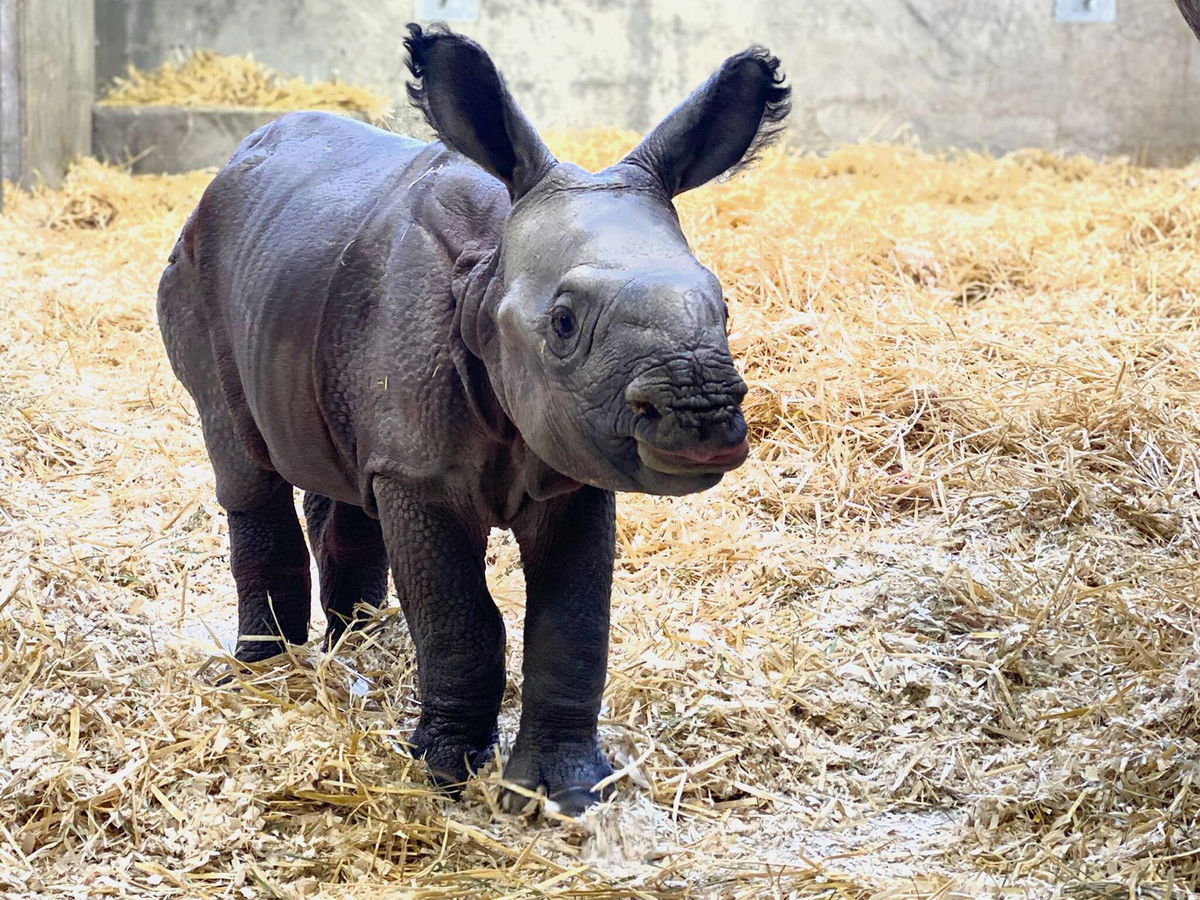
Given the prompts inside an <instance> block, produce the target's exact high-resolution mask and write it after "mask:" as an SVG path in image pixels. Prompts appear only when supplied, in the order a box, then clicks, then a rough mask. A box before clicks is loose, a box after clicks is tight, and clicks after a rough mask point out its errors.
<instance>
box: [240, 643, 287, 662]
mask: <svg viewBox="0 0 1200 900" xmlns="http://www.w3.org/2000/svg"><path fill="white" fill-rule="evenodd" d="M286 654H287V643H286V642H284V641H282V640H278V641H262V640H256V641H242V640H239V641H238V643H237V649H236V650H234V653H233V658H234V659H236V660H237V661H238V662H243V663H259V662H264V661H266V660H268V659H274V658H275V657H276V656H284V655H286Z"/></svg>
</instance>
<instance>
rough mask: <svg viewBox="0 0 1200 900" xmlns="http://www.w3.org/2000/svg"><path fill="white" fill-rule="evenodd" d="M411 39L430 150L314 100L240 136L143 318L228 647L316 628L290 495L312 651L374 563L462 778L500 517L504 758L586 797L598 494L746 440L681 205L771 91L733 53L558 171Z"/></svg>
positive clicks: (690, 482)
mask: <svg viewBox="0 0 1200 900" xmlns="http://www.w3.org/2000/svg"><path fill="white" fill-rule="evenodd" d="M410 32H411V34H410V37H409V38H408V40H407V41H406V44H407V47H408V50H409V54H410V58H411V62H410V67H411V68H412V71H413V73H414V75H415V76H416V77H417V80H416V82H415V83H414V85H413V86H412V88H411V94H412V96H413V99H414V102H416V103H417V104H418V105H420V106H421V107H422V108H423V109H424V111H425V113H426V115H427V117H428V118H429V120H430V123H431V124H432V125H433V126H434V128H435V129H436V131H437V133H438V134H439V136H440V137H441V141H440V142H437V143H432V144H424V143H418V142H416V141H412V140H409V139H406V138H401V137H397V136H395V135H391V134H387V133H385V132H382V131H379V130H376V129H374V128H370V127H368V126H365V125H362V124H360V123H357V122H353V121H350V120H348V119H344V118H340V117H337V116H332V115H325V114H320V113H297V114H292V115H288V116H284V117H283V118H281V119H279V120H278V121H276V122H273V123H272V124H270V125H268V126H266V127H264V128H262V129H260V130H259V131H257V132H255V133H254V134H252V135H251V136H250V137H248V138H247V139H246V140H245V141H244V142H243V143H242V145H241V146H240V147H239V149H238V151H237V153H236V154H235V155H234V157H233V159H232V160H231V161H230V162H229V164H228V165H227V166H226V167H225V169H223V170H222V171H221V172H220V173H219V174H218V175H217V176H216V178H215V179H214V180H213V182H212V184H211V185H210V186H209V188H208V189H207V191H206V192H205V194H204V196H203V198H202V199H201V201H200V203H199V205H198V206H197V208H196V210H195V211H194V212H193V214H192V216H191V217H190V219H189V220H188V222H187V224H186V225H185V226H184V229H183V231H182V233H181V235H180V237H179V241H178V243H177V244H176V246H175V249H174V251H173V253H172V254H171V257H170V262H169V265H168V267H167V269H166V271H165V272H164V273H163V276H162V281H161V284H160V287H159V305H158V308H159V319H160V323H161V326H162V331H163V336H164V339H165V342H166V346H167V351H168V354H169V356H170V359H171V363H172V365H173V367H174V369H175V372H176V374H177V375H178V377H179V379H180V380H181V381H182V382H183V384H184V385H185V386H186V387H187V389H188V391H189V392H190V393H191V395H192V397H193V398H194V399H195V402H196V406H197V408H198V409H199V413H200V419H201V422H202V425H203V429H204V439H205V443H206V445H207V447H208V451H209V455H210V457H211V459H212V463H213V468H214V470H215V473H216V482H217V497H218V500H219V501H220V503H221V505H222V506H223V507H224V508H225V509H226V510H227V511H228V515H229V538H230V545H231V550H230V564H231V568H232V570H233V576H234V580H235V581H236V584H237V592H238V626H239V642H238V647H237V651H236V652H237V657H238V658H239V659H241V660H246V661H251V660H257V659H262V658H265V657H268V656H272V655H275V654H277V653H279V652H280V651H281V650H282V649H283V643H282V641H287V642H291V643H302V642H304V641H305V640H307V637H308V609H309V592H310V585H309V576H308V561H309V558H308V552H307V549H306V547H305V541H304V537H303V535H302V533H301V530H300V525H299V523H298V521H297V518H296V515H295V511H294V506H293V499H292V488H293V486H295V487H298V488H301V489H303V490H304V491H305V496H304V513H305V516H306V518H307V522H308V534H309V541H310V542H311V544H312V548H313V551H314V553H315V555H316V558H317V563H318V571H319V573H320V593H321V600H322V603H323V605H324V608H325V610H326V613H327V618H328V620H329V631H328V634H327V639H328V640H329V641H330V642H332V641H334V640H336V638H337V637H338V636H339V635H340V634H341V633H342V631H343V630H344V628H345V627H346V626H347V625H352V624H353V623H354V616H355V610H356V609H361V608H363V607H375V606H378V605H379V604H380V603H381V602H382V601H383V600H384V596H385V593H386V589H387V573H388V569H389V566H390V569H391V572H392V575H393V578H394V581H395V584H396V589H397V592H398V594H399V598H400V602H401V605H402V607H403V611H404V614H405V617H406V619H407V621H408V625H409V629H410V631H411V634H412V637H413V640H414V642H415V645H416V651H417V665H418V687H419V691H420V696H421V700H422V709H421V718H420V722H419V724H418V727H417V729H416V732H415V733H414V735H413V737H412V743H413V746H414V748H415V752H416V753H417V754H419V755H420V756H422V757H423V758H424V759H425V761H426V763H427V764H428V766H429V768H430V770H431V772H432V773H433V775H434V777H435V779H436V780H438V781H439V783H442V784H445V785H447V786H451V787H452V786H453V785H456V784H459V783H461V782H462V781H463V780H464V779H465V778H466V777H467V776H468V773H469V771H470V770H471V769H473V768H475V767H477V766H478V765H480V764H481V763H482V762H483V761H484V760H486V758H487V755H488V753H489V749H490V747H491V746H492V744H493V742H494V741H495V738H496V717H497V713H498V711H499V707H500V700H501V694H502V692H503V690H504V684H505V672H504V626H503V623H502V621H501V617H500V615H499V613H498V611H497V609H496V607H495V605H494V604H493V602H492V600H491V598H490V597H489V595H488V590H487V585H486V583H485V580H484V550H485V544H486V538H487V534H488V530H489V529H490V528H491V527H494V526H498V527H502V528H509V529H511V530H512V531H513V533H514V534H515V536H516V539H517V541H518V542H519V545H520V550H521V559H522V563H523V565H524V569H525V577H526V583H527V605H526V613H525V616H526V618H525V663H524V690H523V707H522V715H521V725H520V731H519V733H518V735H517V738H516V742H515V745H514V747H513V752H512V756H511V758H510V759H509V760H508V763H507V765H506V766H505V769H504V771H505V775H506V777H508V778H509V779H511V780H513V781H515V782H517V783H520V784H523V785H525V786H528V787H530V788H538V787H541V788H544V789H545V790H546V791H547V793H548V794H549V795H550V796H551V797H552V798H554V799H556V800H557V801H559V802H560V804H561V805H562V807H563V808H564V809H565V810H566V811H568V812H577V811H579V810H581V809H582V808H583V807H585V806H586V805H588V804H589V803H591V802H594V801H595V800H596V799H597V792H595V791H593V790H592V788H593V786H594V785H595V784H596V783H597V782H598V781H600V780H601V779H603V778H604V777H605V776H606V775H608V774H610V773H611V768H610V766H609V764H608V762H607V760H606V759H605V758H604V756H603V755H602V754H601V752H600V750H599V748H598V745H597V740H596V718H597V714H598V712H599V708H600V697H601V692H602V689H603V686H604V674H605V662H606V656H607V652H608V615H609V589H610V585H611V580H612V563H613V545H614V527H613V492H614V491H645V492H648V493H654V494H686V493H689V492H693V491H699V490H703V489H705V488H708V487H711V486H712V485H714V484H716V483H717V481H719V480H720V478H721V476H722V474H723V473H724V472H725V471H727V470H729V469H732V468H734V467H736V466H737V465H739V464H740V463H741V462H742V461H743V460H744V459H745V456H746V451H747V444H746V426H745V422H744V420H743V418H742V414H741V410H740V401H741V399H742V397H743V395H744V394H745V391H746V388H745V386H744V384H743V383H742V380H741V379H740V378H739V377H738V374H737V372H736V370H735V369H734V365H733V361H732V359H731V358H730V354H729V349H728V346H727V344H726V339H725V304H724V302H723V300H722V297H721V289H720V286H719V284H718V283H717V280H716V279H715V278H714V277H713V275H712V274H711V273H710V272H709V271H707V270H706V269H705V268H704V267H702V266H701V265H700V264H699V263H698V262H697V261H696V260H695V258H694V257H693V256H692V254H691V252H690V251H689V249H688V245H687V243H686V241H685V240H684V237H683V234H682V233H681V231H680V228H679V223H678V221H677V218H676V215H675V211H674V208H673V206H672V204H671V200H670V198H671V196H672V195H674V194H677V193H679V192H680V191H684V190H687V189H689V188H692V187H695V186H697V185H699V184H702V183H704V182H705V181H708V180H709V179H710V178H713V177H715V176H716V175H718V174H721V173H722V172H725V171H727V170H729V169H731V168H732V167H734V166H736V165H737V164H739V162H741V161H743V160H744V158H745V157H747V156H748V155H750V154H752V153H753V151H754V150H755V149H757V147H758V146H760V145H761V144H762V143H763V141H764V138H765V137H767V135H768V133H769V132H770V131H771V130H772V126H775V125H777V124H778V123H779V122H781V120H782V119H783V116H784V114H785V113H786V109H787V92H788V91H787V88H786V87H784V86H783V85H782V84H781V81H782V76H781V75H780V74H778V72H777V66H778V62H777V60H775V59H774V58H772V57H770V56H768V55H767V54H766V52H765V51H762V50H760V49H753V50H750V51H746V52H745V53H742V54H740V55H738V56H735V57H732V58H731V59H729V60H728V61H726V63H725V64H724V65H723V66H722V67H721V69H720V70H718V72H717V73H716V74H714V76H713V77H712V78H711V79H710V80H709V81H708V82H706V83H705V84H704V85H703V86H702V87H701V88H699V89H698V90H697V91H696V93H695V94H693V95H692V97H690V98H689V99H688V100H687V101H686V102H685V103H684V104H683V105H681V106H680V107H679V108H678V109H676V110H675V111H674V112H673V113H672V114H671V115H670V116H669V117H668V118H667V119H666V120H664V122H663V123H662V124H661V125H660V126H659V127H658V128H657V129H656V130H655V131H654V132H653V133H651V134H650V135H649V136H648V137H647V138H646V140H645V141H644V142H643V144H642V145H641V146H639V147H638V148H637V149H636V150H635V151H634V152H633V153H632V154H631V155H630V156H629V157H628V158H626V159H625V160H624V161H622V162H621V163H619V164H618V165H615V166H613V167H612V168H609V169H607V170H605V171H603V172H600V173H598V174H589V173H587V172H584V171H583V170H581V169H579V168H578V167H576V166H572V165H569V164H560V163H558V162H556V161H555V160H554V158H553V157H552V156H551V155H550V153H549V151H548V150H547V149H546V147H545V146H544V145H543V144H542V142H541V140H540V139H539V138H538V137H537V135H536V133H535V132H534V130H533V129H532V127H531V126H530V125H529V123H528V122H527V121H526V120H525V118H524V117H523V116H522V114H521V112H520V110H519V109H518V108H517V106H516V105H515V104H514V102H513V101H512V99H511V97H510V96H509V94H508V91H507V89H506V88H505V87H504V83H503V81H502V79H501V78H500V77H499V75H498V74H497V72H496V70H495V68H494V67H493V65H492V63H491V60H490V59H489V58H488V56H487V55H486V54H485V53H484V52H483V50H482V49H480V48H479V47H478V46H477V45H475V44H474V43H472V42H470V41H468V40H467V39H465V38H462V37H460V36H458V35H454V34H452V33H449V32H447V31H445V30H444V29H435V30H430V31H424V32H422V31H421V30H420V29H419V28H417V27H416V26H410ZM452 148H453V149H452ZM281 639H282V640H281ZM514 797H515V795H510V796H509V797H508V798H507V800H506V802H507V803H508V804H509V806H510V808H516V807H519V806H520V805H521V804H522V802H523V801H521V798H519V797H515V799H514Z"/></svg>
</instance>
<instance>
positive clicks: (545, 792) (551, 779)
mask: <svg viewBox="0 0 1200 900" xmlns="http://www.w3.org/2000/svg"><path fill="white" fill-rule="evenodd" d="M536 748H537V742H536V741H530V740H522V738H521V736H519V735H518V737H517V742H516V744H515V745H514V747H513V752H512V756H511V757H510V758H509V760H508V764H507V765H506V766H505V767H504V778H505V780H506V781H508V782H509V783H511V784H514V785H518V786H520V787H523V788H525V789H526V791H525V792H518V791H514V790H507V789H506V790H505V791H504V794H503V796H502V797H501V798H500V803H501V806H502V808H503V809H504V810H505V811H506V812H510V813H521V812H525V811H526V810H528V809H530V804H531V803H536V802H537V800H536V799H535V798H533V797H531V796H530V795H529V793H528V791H534V790H536V791H538V792H539V793H540V794H541V795H542V796H545V797H546V799H547V800H548V802H550V803H552V804H554V806H551V807H549V809H550V810H552V811H555V812H558V813H561V814H562V815H564V816H578V815H580V814H581V813H582V812H583V811H584V810H585V809H587V808H588V807H589V806H593V805H595V804H596V803H599V802H600V801H601V800H605V799H607V798H608V797H610V796H611V795H612V793H613V787H612V785H608V786H606V787H605V788H604V789H603V790H600V791H594V790H592V786H593V785H595V784H598V783H599V782H601V781H603V780H604V779H605V778H607V777H608V776H609V775H611V774H612V766H610V765H609V763H608V760H607V759H605V758H604V754H603V753H601V752H600V748H599V747H597V746H596V744H595V742H594V741H592V742H590V743H572V744H567V745H565V746H560V747H554V748H553V749H550V748H547V749H536Z"/></svg>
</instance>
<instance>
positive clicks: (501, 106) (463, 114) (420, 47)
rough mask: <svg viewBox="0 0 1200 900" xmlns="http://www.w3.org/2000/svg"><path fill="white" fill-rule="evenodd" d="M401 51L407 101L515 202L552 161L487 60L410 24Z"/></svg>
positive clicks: (466, 44)
mask: <svg viewBox="0 0 1200 900" xmlns="http://www.w3.org/2000/svg"><path fill="white" fill-rule="evenodd" d="M404 46H405V48H406V49H407V50H408V68H409V71H411V72H412V74H413V77H414V79H415V80H414V81H411V82H409V84H408V98H409V100H410V101H412V104H413V105H414V106H416V107H417V108H418V109H419V110H421V112H422V113H423V114H424V115H425V120H426V121H427V122H429V125H430V127H431V128H433V130H434V131H435V132H436V133H437V136H438V137H439V138H441V140H442V141H443V142H444V143H445V144H446V146H448V147H450V148H451V149H453V150H457V151H458V152H459V153H461V154H462V155H463V156H466V157H468V158H469V159H471V160H473V161H474V162H475V163H477V164H478V165H479V166H480V167H481V168H482V169H483V170H484V171H486V172H488V173H490V174H492V175H494V176H495V177H497V178H499V179H500V180H501V181H503V182H504V184H505V185H506V186H507V187H508V192H509V194H510V195H511V196H512V198H513V199H514V200H516V199H517V198H519V197H521V196H522V195H524V194H526V193H528V191H529V189H530V188H532V187H533V186H534V185H535V184H537V182H538V181H540V180H541V178H542V176H544V175H545V174H546V172H547V171H549V169H550V167H551V166H553V165H554V162H555V160H554V157H553V156H552V155H551V153H550V151H549V150H548V149H547V148H546V145H545V144H544V143H542V139H541V138H540V137H538V134H537V132H536V131H535V130H534V128H533V126H532V125H531V124H530V123H529V120H528V119H526V118H525V115H524V114H523V113H522V112H521V110H520V108H519V107H518V106H517V104H516V102H515V101H514V100H513V98H512V96H511V95H510V94H509V93H508V88H507V87H505V84H504V79H503V78H501V77H500V73H499V71H497V69H496V66H495V64H494V63H493V62H492V60H491V57H489V56H488V55H487V53H486V52H485V51H484V49H483V48H482V47H480V46H479V45H478V44H476V43H475V42H474V41H472V40H471V39H470V38H466V37H464V36H462V35H461V34H455V33H454V32H452V31H450V30H449V29H448V28H446V26H444V25H433V26H431V27H430V28H428V29H422V28H421V26H420V25H415V24H410V25H409V26H408V37H407V38H405V40H404Z"/></svg>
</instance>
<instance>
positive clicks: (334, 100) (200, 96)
mask: <svg viewBox="0 0 1200 900" xmlns="http://www.w3.org/2000/svg"><path fill="white" fill-rule="evenodd" d="M99 102H100V103H102V104H106V105H110V106H201V107H257V108H260V109H278V110H294V109H329V110H335V111H340V112H355V113H361V114H362V115H364V116H366V117H367V119H369V120H370V121H372V122H375V121H380V120H382V119H384V117H386V116H387V114H388V111H389V110H390V109H391V100H389V99H388V98H387V97H385V96H383V95H381V94H378V93H376V92H375V91H372V90H370V89H368V88H365V87H360V86H358V85H354V84H346V83H345V82H343V81H338V80H337V79H334V80H333V81H322V82H316V83H312V82H308V81H305V80H304V79H303V78H287V77H286V76H283V75H280V74H279V73H278V72H276V71H275V70H274V69H271V68H269V67H268V66H265V65H263V64H262V63H260V62H258V61H257V60H255V59H254V58H253V57H251V56H224V55H222V54H219V53H213V52H212V51H211V50H196V51H193V52H192V53H191V54H190V55H188V56H185V57H182V58H180V59H177V60H168V61H166V62H164V63H163V64H162V65H161V66H159V67H158V68H157V69H154V70H153V71H150V72H143V71H141V70H139V69H136V68H134V67H133V66H132V65H131V66H129V68H128V70H127V71H126V73H125V77H123V78H116V79H114V80H113V83H112V85H111V86H110V87H109V89H108V90H107V91H106V92H105V94H104V96H103V97H101V98H100V100H99Z"/></svg>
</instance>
